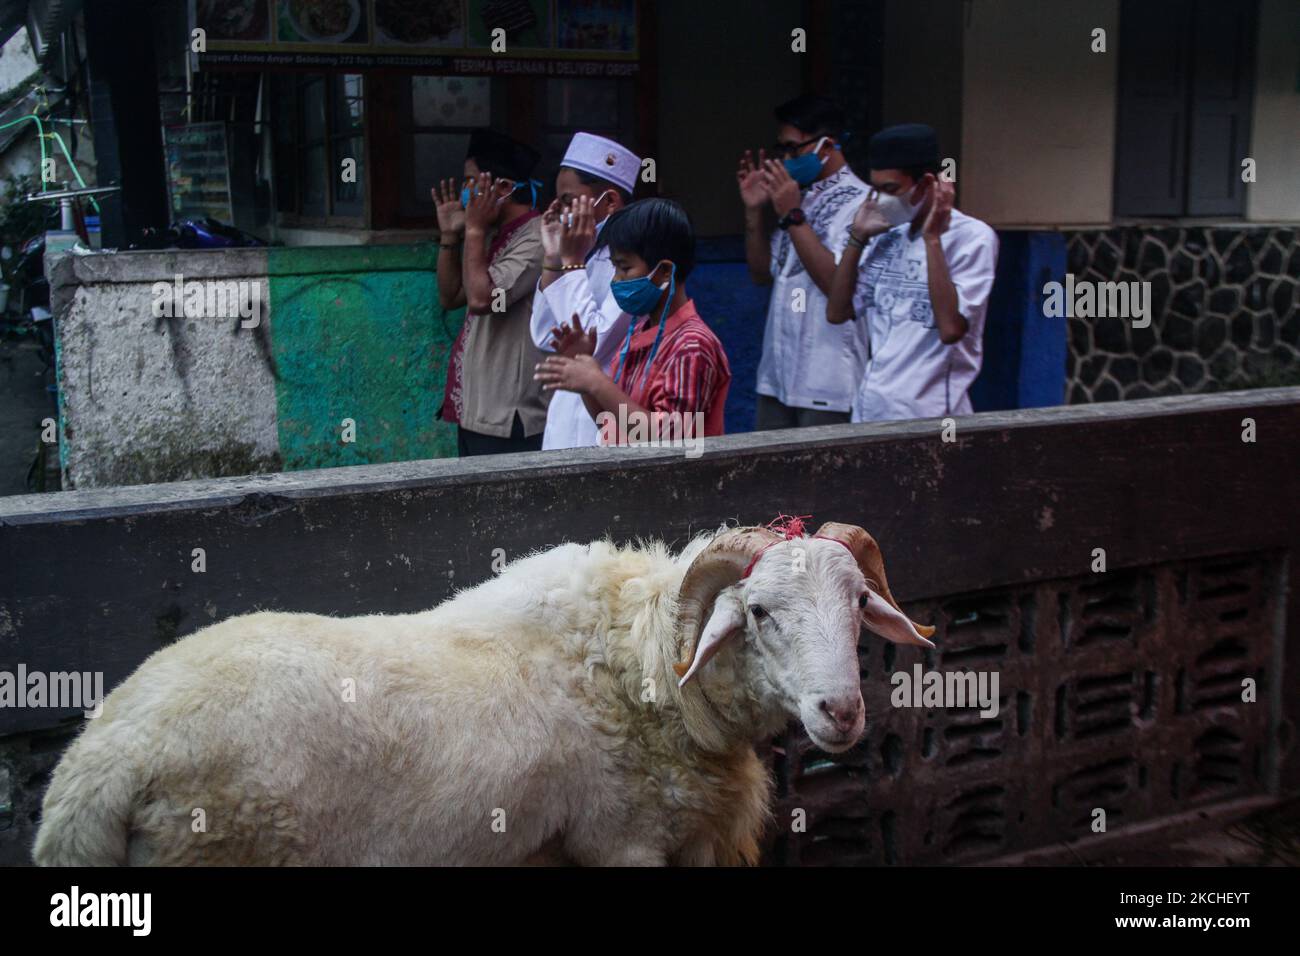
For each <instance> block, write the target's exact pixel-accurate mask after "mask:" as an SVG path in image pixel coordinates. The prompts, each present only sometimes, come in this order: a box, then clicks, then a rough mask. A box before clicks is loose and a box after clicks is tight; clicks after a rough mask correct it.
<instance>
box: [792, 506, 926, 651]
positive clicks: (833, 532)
mask: <svg viewBox="0 0 1300 956" xmlns="http://www.w3.org/2000/svg"><path fill="white" fill-rule="evenodd" d="M813 537H816V538H831V539H833V540H835V541H838V542H840V544H842V545H844V546H845V547H847V548H848V549H849V550H850V551H851V552H853V557H854V558H855V559H857V562H858V568H860V569H861V571H862V576H863V577H865V578H866V579H867V581H869V582H870V584H871V586H872V590H873V591H875V592H876V593H877V594H879V595H880V596H881V597H883V598H884V599H885V600H886V601H887V602H888V603H889V605H890V607H892V608H893V609H894V610H895V611H897V612H898V613H899V614H903V609H902V608H901V607H899V606H898V602H897V601H895V600H894V595H892V594H891V593H889V581H888V579H886V577H885V559H884V557H883V556H882V555H881V553H880V545H878V544H876V539H875V538H873V537H872V536H871V535H870V534H868V533H867V531H866V529H864V528H859V527H858V526H857V525H855V524H840V523H839V522H837V521H828V522H826V523H825V524H824V525H822V526H821V527H820V528H818V529H817V534H815V535H814V536H813ZM903 616H904V617H905V618H906V619H907V620H908V621H909V622H910V623H911V625H912V627H914V628H916V633H917V634H920V635H921V637H923V638H928V637H930V636H931V635H933V634H934V628H933V627H931V626H929V625H926V624H917V623H916V622H915V621H913V620H912V619H911V618H907V616H906V615H905V614H903ZM913 643H925V644H926V645H928V646H931V647H933V645H932V644H930V642H929V641H925V642H919V641H917V642H913Z"/></svg>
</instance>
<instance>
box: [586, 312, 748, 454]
mask: <svg viewBox="0 0 1300 956" xmlns="http://www.w3.org/2000/svg"><path fill="white" fill-rule="evenodd" d="M658 328H659V323H658V322H657V321H656V319H655V317H653V316H651V317H648V318H646V319H643V320H642V323H641V325H640V326H638V329H637V331H636V332H635V333H634V334H633V336H632V345H631V347H630V348H629V349H628V353H627V362H626V364H625V365H624V367H623V375H622V377H621V378H620V379H619V380H618V385H619V387H620V388H622V389H623V391H624V392H627V393H628V395H629V396H630V397H631V399H632V401H634V402H636V403H637V404H639V405H642V406H644V407H645V408H648V409H649V410H650V411H651V412H653V413H655V414H656V415H660V414H670V413H673V412H676V413H678V414H680V415H688V414H693V413H695V412H700V413H702V414H703V415H704V434H705V435H706V436H710V435H721V434H722V432H723V424H722V422H723V411H724V409H725V406H726V404H727V390H728V389H729V388H730V387H731V365H730V364H729V363H728V362H727V353H726V352H724V351H723V349H722V342H720V341H719V340H718V337H717V336H716V335H714V333H713V330H712V329H710V328H709V327H708V326H707V325H705V324H704V320H703V319H701V318H700V316H699V313H698V312H696V311H695V303H694V302H693V301H692V300H690V299H687V300H686V302H685V303H684V304H683V305H682V307H681V308H679V309H678V310H677V311H676V312H674V313H673V314H672V315H670V316H668V321H667V322H665V323H664V336H663V339H662V340H661V341H660V343H659V352H658V354H656V355H655V359H654V364H653V365H651V366H650V372H649V374H648V375H646V376H645V381H644V382H642V380H641V379H642V373H643V372H645V368H646V363H647V361H648V360H649V358H650V349H651V347H652V346H653V345H654V341H655V333H656V332H657V331H658ZM618 351H619V352H620V353H621V352H622V345H621V344H620V346H619V350H618ZM617 371H618V355H617V354H616V355H615V356H614V358H613V360H612V361H611V362H610V365H609V369H608V372H609V376H610V377H611V378H613V377H614V374H615V373H616V372H617Z"/></svg>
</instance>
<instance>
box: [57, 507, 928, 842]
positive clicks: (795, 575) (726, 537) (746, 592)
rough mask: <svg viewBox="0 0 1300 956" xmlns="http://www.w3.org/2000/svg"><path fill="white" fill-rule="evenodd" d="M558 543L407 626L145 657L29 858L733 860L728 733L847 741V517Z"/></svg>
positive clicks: (747, 756) (872, 601) (882, 625)
mask: <svg viewBox="0 0 1300 956" xmlns="http://www.w3.org/2000/svg"><path fill="white" fill-rule="evenodd" d="M792 527H793V530H791V529H790V528H787V529H785V531H784V533H783V534H778V533H776V532H774V531H773V530H770V529H764V528H732V529H727V528H723V529H720V530H719V531H718V532H715V533H711V534H704V535H701V536H699V537H697V538H696V539H694V540H693V541H691V542H690V543H689V544H688V545H687V546H686V547H685V548H684V549H683V550H682V552H681V553H680V554H678V555H673V554H672V553H670V551H669V550H668V549H667V547H666V546H665V545H664V544H663V543H662V542H657V541H652V542H646V543H641V544H638V545H635V546H623V547H618V546H615V545H614V544H612V543H610V542H608V541H599V542H595V543H592V544H589V545H579V544H564V545H561V546H559V547H556V548H553V549H551V550H548V551H544V552H540V553H535V554H533V555H530V556H527V557H524V558H521V559H519V560H516V561H514V562H513V563H511V564H509V565H507V566H506V568H505V569H504V570H503V571H502V572H501V573H500V574H499V575H498V576H496V577H494V578H492V579H490V580H488V581H486V582H484V583H483V584H480V585H478V586H477V587H474V588H470V589H467V590H464V591H461V592H460V593H458V594H457V595H456V596H454V597H453V598H452V599H451V600H449V601H447V602H445V603H444V604H442V605H440V606H438V607H435V608H433V609H432V610H429V611H425V612H422V613H418V614H408V615H382V614H377V615H368V616H364V617H352V618H335V617H326V616H320V615H314V614H290V613H276V612H258V613H253V614H247V615H243V616H240V617H234V618H231V619H228V620H226V621H223V622H220V623H217V624H214V625H211V626H209V627H206V628H204V629H202V630H200V631H198V632H196V633H194V634H192V635H190V636H188V637H186V638H184V639H182V640H181V641H178V642H177V643H175V644H173V645H171V646H169V647H166V648H164V649H162V650H160V651H158V652H157V653H155V654H154V655H153V656H151V657H150V658H149V659H148V660H146V661H145V662H144V663H143V664H142V665H141V666H140V667H139V668H138V669H137V670H136V671H135V673H134V674H133V675H132V676H131V677H130V678H128V679H127V680H126V681H125V682H124V683H122V684H121V685H120V686H119V687H118V688H116V689H115V690H114V691H113V692H112V693H111V694H110V695H109V697H108V698H107V700H106V701H105V702H104V704H103V713H102V716H101V717H99V718H98V719H97V720H93V721H90V722H89V723H88V726H87V727H86V729H85V731H84V732H83V733H82V734H81V735H80V736H79V737H78V739H77V740H76V741H74V743H73V744H72V746H71V747H70V748H69V749H68V751H67V753H66V754H65V755H64V757H63V759H62V760H61V761H60V763H59V765H58V767H57V769H56V770H55V773H54V775H53V778H52V781H51V783H50V786H49V789H48V791H47V793H46V796H45V800H44V811H43V819H42V823H41V826H40V829H39V832H38V834H37V839H36V843H35V848H34V857H35V860H36V862H37V863H38V864H41V865H91V866H96V865H119V864H131V865H195V864H209V865H376V864H396V865H406V864H423V865H428V864H442V865H446V864H464V865H513V864H524V863H567V864H579V865H709V864H719V865H736V864H753V863H755V862H757V859H758V856H759V842H760V840H761V838H762V834H763V831H764V828H765V826H766V825H767V823H768V821H769V819H770V798H771V793H770V791H771V782H770V779H769V774H768V772H767V769H766V767H765V765H764V764H763V763H762V762H761V761H760V759H759V758H758V756H757V755H756V753H755V750H754V745H755V743H758V742H762V741H764V740H766V739H768V738H770V737H771V736H772V735H773V734H775V733H777V732H779V731H780V730H781V729H782V728H783V727H784V726H785V725H786V724H787V723H788V721H789V720H790V719H791V718H792V717H796V716H797V717H798V718H800V720H801V721H802V723H803V725H804V727H805V728H806V730H807V732H808V734H809V736H810V737H811V738H812V740H813V741H814V742H815V743H816V744H817V746H819V747H821V748H822V749H824V750H826V751H830V752H840V751H844V750H846V749H848V748H849V747H852V746H853V745H854V744H855V743H856V742H857V740H858V739H859V738H860V736H861V734H862V731H863V728H864V720H865V715H864V707H863V703H862V695H861V684H860V672H859V666H858V660H857V650H856V648H857V643H858V638H859V633H860V628H861V626H862V625H863V624H865V625H866V626H867V627H868V628H870V629H871V630H873V631H875V632H876V633H878V634H880V635H881V636H883V637H885V638H887V639H889V640H891V641H895V642H897V643H903V644H919V645H925V646H933V645H932V644H930V642H929V641H928V640H927V637H929V635H930V634H931V633H933V628H928V627H924V626H922V625H919V624H915V623H914V622H912V621H911V620H910V619H908V618H907V617H906V616H905V615H904V614H903V612H902V611H901V609H900V608H899V606H898V604H897V603H896V602H895V601H894V598H893V596H892V595H891V594H890V591H889V586H888V583H887V581H886V578H885V572H884V566H883V562H882V560H881V556H880V551H879V548H878V547H877V546H876V543H875V541H874V540H873V539H872V537H871V536H870V535H869V534H867V532H866V531H864V530H863V529H861V528H859V527H856V526H852V525H843V524H834V523H831V524H826V525H823V526H822V528H821V529H820V530H819V531H818V533H817V534H816V535H813V536H807V535H806V534H804V533H803V532H802V528H801V527H800V526H799V525H798V523H795V524H794V525H793V526H792Z"/></svg>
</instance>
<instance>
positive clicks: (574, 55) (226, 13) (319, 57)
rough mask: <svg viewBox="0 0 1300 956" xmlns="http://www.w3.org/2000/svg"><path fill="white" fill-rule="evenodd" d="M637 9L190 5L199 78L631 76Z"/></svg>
mask: <svg viewBox="0 0 1300 956" xmlns="http://www.w3.org/2000/svg"><path fill="white" fill-rule="evenodd" d="M636 23H637V0H190V31H191V36H194V33H193V31H194V30H195V29H201V30H203V40H204V46H205V49H204V51H203V52H192V54H191V56H192V58H193V65H194V67H195V69H204V68H213V67H225V68H236V67H245V68H250V69H275V68H284V69H305V70H347V71H349V72H356V71H360V70H366V69H379V68H385V69H391V68H394V67H396V68H409V69H413V70H420V71H427V72H437V73H447V74H474V75H486V76H491V75H509V74H530V75H536V76H630V75H632V74H634V73H635V72H636V69H637V63H636V61H637V53H638V50H637V30H636Z"/></svg>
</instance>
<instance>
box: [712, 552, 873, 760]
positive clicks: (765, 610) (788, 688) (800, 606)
mask: <svg viewBox="0 0 1300 956" xmlns="http://www.w3.org/2000/svg"><path fill="white" fill-rule="evenodd" d="M735 592H736V593H734V594H731V595H727V598H728V599H729V600H730V601H731V602H733V603H734V604H735V605H736V606H737V608H738V609H739V610H740V611H741V612H742V613H743V616H744V628H745V640H746V641H748V642H749V643H750V645H751V647H752V648H753V649H754V650H756V651H757V652H758V656H759V659H760V661H761V663H762V668H763V671H764V674H765V675H766V677H767V680H768V682H769V683H770V684H771V686H772V687H774V688H775V689H776V692H777V694H778V695H779V697H780V700H781V703H782V705H783V706H784V707H785V710H786V712H787V713H789V714H790V715H791V716H795V715H797V716H798V717H799V719H800V720H801V721H802V722H803V725H804V728H805V729H806V730H807V731H808V736H809V737H811V738H812V740H813V742H814V743H815V744H817V746H818V747H820V748H821V749H823V750H826V751H829V752H831V753H838V752H840V751H843V750H847V749H848V748H850V747H852V746H853V745H854V744H855V743H857V742H858V740H859V738H860V737H861V736H862V731H863V729H864V728H865V726H866V708H865V707H864V706H863V703H862V686H861V675H860V673H859V667H858V635H859V632H860V630H861V627H862V613H863V606H862V604H863V600H864V598H866V597H867V594H868V591H867V583H866V579H865V578H864V577H863V576H862V572H861V571H860V570H859V569H858V567H857V564H856V563H855V562H854V560H853V557H852V555H850V554H849V552H848V551H846V550H845V549H844V548H843V547H841V546H840V545H839V544H837V543H836V542H833V541H820V540H813V539H800V540H796V541H783V542H781V543H780V544H777V545H774V546H773V547H771V548H770V549H768V550H767V551H766V552H764V554H763V555H762V557H761V558H760V559H759V560H758V562H757V563H756V564H755V565H754V567H753V570H752V571H751V573H750V575H749V576H748V577H747V578H745V579H744V580H743V581H741V582H740V583H739V584H738V585H737V586H736V588H735ZM720 603H721V601H720ZM715 614H716V610H715ZM710 623H712V622H710ZM706 630H707V628H706Z"/></svg>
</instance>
